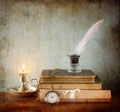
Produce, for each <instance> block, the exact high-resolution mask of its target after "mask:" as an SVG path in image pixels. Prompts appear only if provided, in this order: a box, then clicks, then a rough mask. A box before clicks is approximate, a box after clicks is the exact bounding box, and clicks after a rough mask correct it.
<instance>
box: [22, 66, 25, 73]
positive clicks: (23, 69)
mask: <svg viewBox="0 0 120 112" xmlns="http://www.w3.org/2000/svg"><path fill="white" fill-rule="evenodd" d="M22 71H23V72H24V71H25V65H24V64H23V65H22Z"/></svg>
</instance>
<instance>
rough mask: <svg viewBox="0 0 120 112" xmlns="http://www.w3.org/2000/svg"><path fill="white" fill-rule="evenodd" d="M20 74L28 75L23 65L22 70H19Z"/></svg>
mask: <svg viewBox="0 0 120 112" xmlns="http://www.w3.org/2000/svg"><path fill="white" fill-rule="evenodd" d="M19 74H27V70H26V66H25V65H24V64H23V65H22V69H20V70H19Z"/></svg>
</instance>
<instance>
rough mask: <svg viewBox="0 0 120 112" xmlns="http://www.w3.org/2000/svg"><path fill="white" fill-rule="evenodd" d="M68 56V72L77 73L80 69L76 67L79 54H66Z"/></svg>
mask: <svg viewBox="0 0 120 112" xmlns="http://www.w3.org/2000/svg"><path fill="white" fill-rule="evenodd" d="M68 57H69V58H70V69H69V70H68V72H71V73H79V72H81V70H80V69H79V68H78V67H79V57H80V56H79V55H76V54H74V55H68Z"/></svg>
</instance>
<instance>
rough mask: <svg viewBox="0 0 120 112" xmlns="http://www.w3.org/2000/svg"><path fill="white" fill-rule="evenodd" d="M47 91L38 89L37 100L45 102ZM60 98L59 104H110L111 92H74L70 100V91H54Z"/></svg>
mask: <svg viewBox="0 0 120 112" xmlns="http://www.w3.org/2000/svg"><path fill="white" fill-rule="evenodd" d="M49 91H50V90H49V89H40V90H39V93H38V96H39V100H41V101H43V102H44V101H45V100H44V98H45V95H46V93H47V92H49ZM54 91H56V92H57V93H58V94H59V96H60V102H110V101H111V97H112V96H111V91H110V90H79V91H78V90H76V91H75V92H74V98H71V95H70V94H71V90H64V89H63V90H54Z"/></svg>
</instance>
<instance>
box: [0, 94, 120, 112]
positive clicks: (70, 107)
mask: <svg viewBox="0 0 120 112" xmlns="http://www.w3.org/2000/svg"><path fill="white" fill-rule="evenodd" d="M0 112H120V96H118V95H114V96H113V97H112V99H111V102H109V103H75V102H71V103H58V104H56V105H50V104H47V103H44V102H40V101H39V98H37V97H31V98H13V97H12V96H11V94H10V93H8V92H0Z"/></svg>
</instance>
